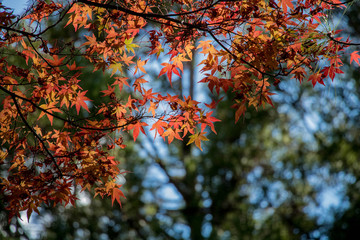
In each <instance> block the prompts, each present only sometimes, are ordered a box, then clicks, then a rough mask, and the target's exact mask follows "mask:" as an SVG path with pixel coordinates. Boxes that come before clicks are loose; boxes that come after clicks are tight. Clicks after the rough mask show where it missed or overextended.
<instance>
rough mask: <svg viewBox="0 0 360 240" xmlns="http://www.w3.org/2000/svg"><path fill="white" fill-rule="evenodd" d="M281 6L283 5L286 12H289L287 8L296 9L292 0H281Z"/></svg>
mask: <svg viewBox="0 0 360 240" xmlns="http://www.w3.org/2000/svg"><path fill="white" fill-rule="evenodd" d="M278 4H279V6H282V9H283V11H284V13H287V8H288V7H289V8H290V9H294V4H292V3H291V0H279V3H278Z"/></svg>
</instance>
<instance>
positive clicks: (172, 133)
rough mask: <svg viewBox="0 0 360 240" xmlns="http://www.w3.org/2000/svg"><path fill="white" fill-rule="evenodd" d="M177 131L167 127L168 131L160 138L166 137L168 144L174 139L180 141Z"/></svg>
mask: <svg viewBox="0 0 360 240" xmlns="http://www.w3.org/2000/svg"><path fill="white" fill-rule="evenodd" d="M179 131H180V130H179V129H175V131H174V129H172V128H171V127H169V128H168V129H166V131H165V132H164V133H163V135H162V137H163V138H165V137H168V143H169V144H170V143H171V142H172V141H173V140H174V138H176V139H179V140H182V138H181V137H180V135H179Z"/></svg>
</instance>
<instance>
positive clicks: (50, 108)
mask: <svg viewBox="0 0 360 240" xmlns="http://www.w3.org/2000/svg"><path fill="white" fill-rule="evenodd" d="M39 107H41V108H43V109H45V110H46V112H44V111H41V113H40V115H39V117H38V120H39V119H40V118H42V117H43V116H44V115H45V114H46V116H47V117H48V119H49V121H50V123H51V125H52V124H53V119H54V117H53V116H52V115H51V114H50V113H54V112H58V113H61V110H60V109H58V108H57V107H56V102H50V103H49V104H42V105H40V106H39Z"/></svg>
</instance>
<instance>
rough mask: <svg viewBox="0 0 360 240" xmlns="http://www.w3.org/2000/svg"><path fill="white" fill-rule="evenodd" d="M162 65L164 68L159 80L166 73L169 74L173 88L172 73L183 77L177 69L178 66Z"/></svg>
mask: <svg viewBox="0 0 360 240" xmlns="http://www.w3.org/2000/svg"><path fill="white" fill-rule="evenodd" d="M161 65H163V66H164V67H163V68H162V69H161V71H160V73H159V76H158V78H159V77H160V76H161V75H164V74H165V73H167V77H168V78H169V82H170V85H171V86H172V83H171V76H172V73H175V74H176V75H178V76H179V77H181V75H180V73H179V71H178V70H177V69H176V66H175V65H174V64H169V63H162V64H161Z"/></svg>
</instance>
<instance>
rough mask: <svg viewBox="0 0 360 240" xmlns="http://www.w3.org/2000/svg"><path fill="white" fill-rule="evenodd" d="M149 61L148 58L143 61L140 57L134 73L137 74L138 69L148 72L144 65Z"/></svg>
mask: <svg viewBox="0 0 360 240" xmlns="http://www.w3.org/2000/svg"><path fill="white" fill-rule="evenodd" d="M147 61H148V60H145V61H141V58H139V60H137V62H136V67H135V73H134V74H136V72H137V70H140V71H142V72H143V73H146V71H145V68H144V65H145V64H146V63H147Z"/></svg>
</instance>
